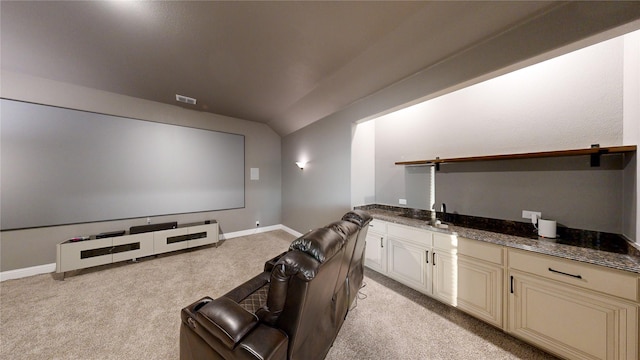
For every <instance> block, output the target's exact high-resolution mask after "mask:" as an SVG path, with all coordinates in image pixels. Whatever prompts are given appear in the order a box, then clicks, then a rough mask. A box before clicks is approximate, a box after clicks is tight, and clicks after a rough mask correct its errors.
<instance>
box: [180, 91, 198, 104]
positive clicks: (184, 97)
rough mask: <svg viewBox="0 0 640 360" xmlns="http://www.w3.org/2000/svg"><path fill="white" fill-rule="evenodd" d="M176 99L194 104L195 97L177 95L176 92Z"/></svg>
mask: <svg viewBox="0 0 640 360" xmlns="http://www.w3.org/2000/svg"><path fill="white" fill-rule="evenodd" d="M176 101H179V102H183V103H185V104H191V105H195V104H196V99H194V98H190V97H188V96H184V95H178V94H176Z"/></svg>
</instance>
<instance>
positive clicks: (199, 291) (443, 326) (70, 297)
mask: <svg viewBox="0 0 640 360" xmlns="http://www.w3.org/2000/svg"><path fill="white" fill-rule="evenodd" d="M292 240H293V237H292V236H291V235H290V234H288V233H286V232H284V231H273V232H268V233H262V234H255V235H251V236H246V237H240V238H235V239H231V240H227V241H224V242H222V243H221V244H220V245H219V246H218V247H217V248H215V247H205V248H200V249H195V250H191V251H185V252H180V253H174V254H167V255H163V256H159V257H157V258H148V259H144V260H142V261H139V262H137V263H120V264H114V265H109V266H103V267H98V268H93V269H87V270H81V271H77V272H73V273H68V274H67V278H66V279H65V280H64V281H59V280H55V279H54V278H53V276H52V275H51V274H47V275H38V276H33V277H29V278H24V279H18V280H9V281H5V282H2V283H0V321H1V323H0V326H1V330H0V358H1V359H16V360H19V359H41V358H46V359H178V358H179V326H180V309H182V308H183V307H184V306H186V305H188V304H190V303H192V302H194V301H196V300H198V299H200V298H201V297H203V296H207V295H208V296H211V297H218V296H220V295H222V294H224V293H226V292H227V291H229V290H231V289H232V288H234V287H235V286H237V285H239V284H240V283H242V282H244V281H245V280H248V279H249V278H251V277H253V276H254V275H256V274H258V273H259V272H260V271H262V266H263V263H264V261H265V260H268V259H270V258H272V257H273V256H275V255H277V254H279V253H280V252H282V251H284V250H286V249H287V247H288V245H289V243H290V242H291V241H292ZM365 282H366V284H367V286H366V287H365V288H364V289H363V290H362V292H363V293H364V294H366V295H367V297H366V299H361V300H359V301H358V304H357V307H356V308H355V309H354V310H353V311H352V312H351V313H350V314H349V316H348V317H347V321H346V322H345V324H344V326H343V328H342V330H341V331H340V334H339V335H338V339H337V340H336V342H335V344H334V346H333V348H332V349H331V351H330V352H329V355H328V356H327V359H553V357H551V356H549V355H546V354H545V353H543V352H540V351H538V350H536V349H534V348H532V347H530V346H528V345H526V344H524V343H522V342H520V341H518V340H516V339H514V338H512V337H509V336H507V335H505V334H504V333H502V332H501V331H499V330H497V329H495V328H492V327H490V326H488V325H485V324H484V323H482V322H480V321H478V320H475V319H473V318H472V317H470V316H467V315H465V314H463V313H461V312H459V311H457V310H456V309H453V308H450V307H447V306H445V305H442V304H440V303H438V302H437V301H434V300H431V299H429V298H428V297H426V296H424V295H421V294H419V293H417V292H415V291H413V290H411V289H408V288H406V287H404V286H402V285H400V284H398V283H396V282H394V281H392V280H389V279H387V278H385V277H383V276H380V275H378V274H376V273H374V272H367V276H366V277H365Z"/></svg>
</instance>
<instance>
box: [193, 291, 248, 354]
mask: <svg viewBox="0 0 640 360" xmlns="http://www.w3.org/2000/svg"><path fill="white" fill-rule="evenodd" d="M195 319H196V321H197V323H198V324H199V325H201V326H202V327H203V328H204V329H206V331H207V332H209V333H210V334H211V335H213V336H214V337H215V338H216V339H218V340H219V341H220V342H221V343H222V344H224V345H225V346H226V347H227V348H228V349H230V350H231V349H233V348H234V347H235V346H236V344H237V343H238V342H240V341H241V340H242V338H244V336H245V335H247V334H248V333H249V332H250V331H251V330H253V328H255V327H256V326H257V325H258V317H257V316H255V315H254V314H252V313H250V312H248V311H247V310H245V309H244V308H242V307H241V306H240V305H238V303H236V302H235V301H233V300H231V299H229V298H226V297H224V296H223V297H220V298H218V299H215V300H212V301H210V302H208V303H207V304H206V305H204V306H202V307H201V308H200V309H199V310H198V311H197V312H196V314H195Z"/></svg>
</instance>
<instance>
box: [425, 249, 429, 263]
mask: <svg viewBox="0 0 640 360" xmlns="http://www.w3.org/2000/svg"><path fill="white" fill-rule="evenodd" d="M426 253H427V264H428V263H429V250H427V251H426Z"/></svg>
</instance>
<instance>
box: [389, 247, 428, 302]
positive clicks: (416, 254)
mask: <svg viewBox="0 0 640 360" xmlns="http://www.w3.org/2000/svg"><path fill="white" fill-rule="evenodd" d="M388 244H389V246H388V249H387V251H388V256H389V260H388V268H387V275H388V276H389V277H390V278H393V279H395V280H398V281H399V282H401V283H403V284H405V285H407V286H410V287H412V288H414V289H416V290H418V291H421V292H423V293H430V292H431V282H430V281H428V280H429V276H428V275H429V274H428V273H427V272H428V271H429V270H430V269H429V266H428V261H429V250H428V249H427V248H425V247H422V246H418V245H416V244H415V243H413V242H408V241H404V240H402V239H398V238H394V237H391V236H389V241H388Z"/></svg>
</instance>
